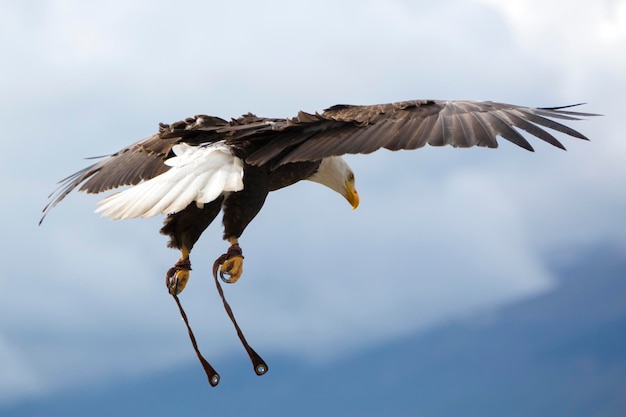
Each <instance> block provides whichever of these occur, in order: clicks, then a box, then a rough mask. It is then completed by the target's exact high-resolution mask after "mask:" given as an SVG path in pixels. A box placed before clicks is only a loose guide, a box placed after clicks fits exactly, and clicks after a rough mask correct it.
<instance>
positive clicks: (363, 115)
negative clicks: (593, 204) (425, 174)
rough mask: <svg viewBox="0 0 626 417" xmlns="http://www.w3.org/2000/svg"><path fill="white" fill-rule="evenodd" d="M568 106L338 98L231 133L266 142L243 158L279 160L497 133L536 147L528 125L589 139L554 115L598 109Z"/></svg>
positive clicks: (475, 140) (465, 140) (486, 142)
mask: <svg viewBox="0 0 626 417" xmlns="http://www.w3.org/2000/svg"><path fill="white" fill-rule="evenodd" d="M569 107H572V106H566V107H553V108H530V107H521V106H514V105H510V104H503V103H494V102H476V101H440V100H421V101H418V100H415V101H405V102H399V103H390V104H380V105H373V106H348V105H337V106H333V107H331V108H329V109H327V110H325V111H324V112H323V113H322V114H318V113H316V114H309V113H304V112H300V113H299V114H298V116H297V117H295V118H293V119H289V120H287V121H285V122H284V123H276V124H274V125H272V126H267V127H266V128H264V129H257V130H255V131H253V132H249V134H247V135H245V134H243V135H240V136H237V137H233V138H232V140H234V141H236V140H242V139H246V140H250V141H254V140H259V141H261V142H263V143H264V144H263V146H261V147H260V148H259V149H258V150H256V151H255V152H254V153H252V154H251V155H250V156H248V158H246V162H247V163H249V164H254V165H263V164H266V163H269V162H271V163H272V166H274V167H275V166H279V165H283V164H287V163H290V162H299V161H313V160H319V159H323V158H325V157H328V156H336V155H342V154H367V153H371V152H374V151H376V150H378V149H381V148H385V149H389V150H392V151H395V150H399V149H417V148H421V147H422V146H424V145H426V144H428V145H432V146H443V145H451V146H454V147H471V146H484V147H489V148H495V147H497V146H498V142H497V137H498V136H500V137H503V138H504V139H507V140H508V141H510V142H513V143H514V144H516V145H518V146H520V147H522V148H524V149H527V150H529V151H533V148H532V146H531V145H530V143H528V141H527V140H526V139H525V138H524V136H523V135H522V134H521V133H520V131H519V130H518V129H520V130H522V131H525V132H526V133H529V134H531V135H533V136H536V137H538V138H539V139H541V140H543V141H545V142H548V143H550V144H551V145H554V146H556V147H559V148H561V149H565V147H564V146H563V145H562V144H561V143H560V142H559V141H558V140H557V139H556V138H555V137H554V136H553V135H552V134H551V133H549V132H548V131H547V130H545V129H544V128H549V129H552V130H555V131H558V132H561V133H565V134H567V135H570V136H573V137H576V138H580V139H587V138H586V137H585V136H584V135H583V134H581V133H579V132H577V131H576V130H574V129H571V128H569V127H567V126H565V125H563V124H561V123H558V122H555V121H554V120H551V119H563V120H578V119H579V117H581V116H595V115H594V114H590V113H581V112H575V111H570V110H566V109H567V108H569Z"/></svg>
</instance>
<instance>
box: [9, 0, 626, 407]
mask: <svg viewBox="0 0 626 417" xmlns="http://www.w3.org/2000/svg"><path fill="white" fill-rule="evenodd" d="M563 10H567V11H568V12H567V14H565V15H564V14H563ZM0 21H1V24H0V31H1V32H2V36H0V51H1V52H2V56H3V57H4V58H3V62H4V64H3V66H2V67H1V68H0V72H1V74H2V77H0V90H1V91H2V94H1V95H0V102H1V103H2V104H1V105H2V112H1V113H0V122H1V123H2V126H3V129H4V134H3V135H2V139H1V140H2V145H3V148H4V155H5V158H4V161H3V164H2V165H1V168H0V170H1V171H0V172H1V176H0V186H2V189H3V191H4V195H5V198H4V199H3V201H5V204H2V205H1V206H0V218H1V219H2V222H3V223H2V226H3V229H4V236H7V237H10V238H9V239H7V238H5V239H3V243H2V253H3V257H4V259H5V262H4V264H5V267H4V268H3V271H2V273H1V274H0V280H1V282H2V285H3V287H4V288H5V289H7V288H8V289H9V290H4V291H3V292H2V293H0V317H2V319H0V357H2V367H0V403H6V404H8V403H11V402H14V401H17V400H28V399H29V398H36V397H37V396H40V395H44V394H46V395H54V393H55V392H60V391H63V390H68V389H72V387H77V386H86V385H89V384H93V385H97V384H99V383H103V382H105V381H111V380H117V379H121V378H126V377H129V376H138V375H139V376H141V375H149V374H150V373H152V372H156V371H163V370H167V369H173V368H175V367H176V366H179V365H180V364H188V363H192V362H193V361H195V360H196V359H195V357H194V356H193V351H192V350H191V348H190V347H189V346H188V340H187V338H186V333H185V330H184V328H183V326H182V324H181V323H180V319H179V317H178V315H177V312H176V310H175V307H174V305H173V303H172V301H171V300H170V299H169V297H167V294H166V292H165V289H164V285H163V275H164V273H165V271H166V270H167V268H169V267H170V266H171V265H172V264H173V262H175V260H176V259H177V257H178V254H177V253H176V252H174V251H172V250H169V249H167V248H166V247H165V244H166V238H165V237H162V236H160V235H159V234H158V229H159V227H160V224H161V220H160V219H151V220H146V221H123V222H111V221H109V220H106V219H100V218H99V217H98V216H97V215H94V214H93V209H94V208H95V202H96V201H97V200H98V199H99V197H98V196H84V195H73V196H70V197H69V198H68V199H67V200H66V201H64V202H63V204H62V205H60V206H59V207H57V208H56V209H55V210H54V211H53V212H52V213H51V214H50V216H49V217H48V219H47V220H46V222H45V223H44V225H43V226H42V227H37V222H38V220H39V215H40V210H41V208H42V207H43V206H44V205H45V203H46V196H47V195H48V194H49V193H50V192H51V191H53V189H54V187H55V183H56V181H57V180H59V179H61V178H64V177H65V176H66V175H69V174H71V173H73V172H75V171H76V170H78V169H80V168H82V167H84V166H85V165H86V164H87V163H88V161H85V160H83V159H82V158H84V157H89V156H97V155H103V154H107V153H111V152H114V151H116V150H118V149H120V148H122V147H124V146H126V145H128V144H129V143H131V142H134V141H136V140H138V139H140V138H142V137H146V136H148V135H150V134H152V133H153V132H154V131H155V130H156V128H157V123H158V122H172V121H175V120H179V119H181V118H184V117H186V116H189V115H193V114H198V113H206V114H212V115H216V116H220V117H224V118H228V117H231V116H238V115H240V114H242V113H245V112H248V111H251V112H254V113H257V114H259V115H262V116H273V117H287V116H292V115H295V114H296V113H297V111H298V110H301V109H302V110H305V111H315V110H322V109H323V108H325V107H328V106H330V105H332V104H337V103H349V104H370V103H380V102H390V101H399V100H405V99H413V98H439V99H455V98H458V99H477V100H482V99H485V100H495V101H503V102H511V103H515V104H522V105H530V106H552V105H562V104H570V103H578V102H588V103H589V104H588V105H587V106H585V107H584V108H582V110H583V111H590V112H597V113H602V114H605V115H606V116H605V117H602V118H595V119H592V120H588V121H583V122H577V123H575V124H573V127H574V128H577V129H579V130H581V131H582V132H583V133H585V134H586V135H587V136H588V137H590V138H591V139H592V141H591V142H590V143H586V142H582V141H577V140H574V139H569V138H567V139H565V138H564V140H563V142H564V144H565V145H566V147H567V148H568V151H567V152H562V151H559V150H558V149H554V148H551V147H549V146H548V145H545V144H541V143H537V142H536V141H534V142H533V145H536V146H535V149H536V152H535V153H534V154H532V153H528V152H525V151H523V150H521V149H518V148H517V147H515V146H513V145H510V144H507V143H502V145H501V147H500V148H499V149H497V150H485V149H470V150H457V149H432V148H429V149H422V150H420V151H416V152H401V153H395V154H392V153H390V152H378V153H376V154H373V155H368V156H352V157H349V159H348V160H349V162H350V164H351V165H352V167H353V169H354V171H355V173H356V176H357V186H358V188H359V192H360V196H361V206H360V207H359V209H358V210H356V211H354V212H353V211H352V210H350V207H349V206H348V205H347V204H346V203H345V201H342V199H341V198H340V197H337V196H336V195H334V194H333V193H331V192H328V190H325V189H323V188H322V187H319V186H318V185H316V184H299V185H298V186H296V187H292V188H290V189H287V190H284V191H281V192H279V193H275V194H274V195H272V196H270V198H269V199H268V202H267V203H266V205H265V208H264V210H263V211H262V213H261V214H260V215H259V216H258V217H257V219H255V222H254V223H253V224H252V225H251V226H250V227H249V228H248V230H247V231H246V234H245V235H244V237H243V238H242V240H241V244H242V247H243V249H244V251H245V254H246V272H245V275H244V277H243V278H242V280H241V281H240V282H239V283H237V284H236V285H235V286H231V287H229V288H227V296H228V297H229V301H230V303H231V305H232V306H233V308H234V310H235V313H236V314H237V317H238V319H239V321H240V324H241V326H242V327H243V328H244V330H245V332H246V335H247V338H248V339H249V340H250V341H251V343H252V344H253V346H254V347H255V349H256V350H257V351H259V352H263V351H267V352H273V353H281V354H284V355H286V356H289V357H291V356H294V357H298V358H300V359H302V360H304V361H308V362H310V363H316V362H320V361H329V360H333V359H335V358H337V357H342V356H344V355H350V353H351V352H354V351H355V349H359V348H362V347H364V346H365V347H371V346H375V345H377V344H380V343H384V342H386V341H389V340H394V339H395V338H400V337H402V336H403V335H407V334H413V333H415V332H419V331H422V330H425V329H428V328H432V327H433V326H436V325H438V324H439V323H443V322H445V321H446V320H449V319H451V318H457V317H467V316H471V315H472V314H477V313H478V312H485V311H491V310H494V311H495V310H497V309H498V308H499V307H501V306H503V305H506V304H508V303H511V302H513V301H515V300H519V299H523V298H524V297H528V296H530V295H533V294H537V293H540V292H542V291H545V290H547V289H548V288H551V287H552V286H553V285H555V283H554V280H553V277H552V276H551V273H550V271H549V269H548V268H547V266H546V262H545V259H546V257H548V256H561V257H564V258H566V257H568V256H575V249H576V248H578V247H581V246H585V245H592V244H596V243H604V242H609V243H611V244H613V245H617V246H619V247H622V248H626V228H624V227H620V222H621V219H622V217H623V213H624V212H625V210H626V196H625V194H624V193H623V190H624V187H625V185H626V184H625V182H626V163H625V162H626V142H625V141H624V140H623V133H622V127H621V126H620V125H619V123H621V121H622V120H623V117H624V106H623V104H622V103H621V100H622V99H623V97H624V96H625V95H626V76H625V74H626V56H624V54H623V51H624V50H626V29H625V28H626V2H625V1H591V0H590V1H580V2H577V3H576V7H575V8H573V7H572V6H571V3H570V2H565V1H560V0H559V1H553V2H550V3H549V4H545V2H543V1H530V0H529V1H521V0H520V1H508V2H506V3H505V2H497V1H495V0H493V1H490V0H483V1H460V0H447V1H443V2H436V3H435V2H408V1H407V2H402V1H365V2H363V1H358V2H357V1H354V2H352V1H346V2H336V1H332V2H331V1H328V2H324V1H319V2H316V3H314V4H312V3H297V2H281V1H269V2H262V3H259V2H245V1H241V2H228V3H227V4H226V3H224V4H220V5H215V4H210V3H208V2H198V1H176V2H173V1H172V2H159V4H158V5H155V4H154V2H147V1H136V2H132V4H130V3H129V2H122V1H108V2H102V3H85V2H79V1H71V0H68V1H24V2H19V3H18V2H14V4H10V3H6V2H5V3H2V4H1V5H0ZM220 236H221V230H220V227H219V225H214V226H212V227H211V228H210V229H209V230H208V231H207V232H206V233H205V235H204V236H203V239H202V241H201V242H200V243H199V244H198V245H197V246H196V247H195V249H194V257H193V258H192V261H193V263H194V271H193V274H192V281H191V283H190V285H189V286H188V287H187V289H186V291H185V292H184V294H183V302H184V303H185V306H186V308H187V310H188V313H189V315H190V316H191V317H192V320H193V321H194V323H196V326H195V327H196V328H202V329H205V330H206V329H210V332H209V331H207V332H206V333H204V332H199V333H200V334H199V335H198V336H199V338H200V343H201V345H202V347H203V350H204V351H205V352H206V355H207V356H208V357H209V358H211V359H212V360H213V361H216V360H219V358H221V357H224V356H225V355H227V354H228V353H229V352H230V351H231V350H233V349H240V347H239V346H237V345H238V341H237V339H236V336H235V334H234V331H233V330H232V329H231V327H230V323H229V322H228V320H227V318H226V316H225V314H224V313H223V311H222V308H221V305H220V302H219V299H218V298H217V295H216V294H215V291H214V289H213V288H212V286H211V282H210V280H209V279H208V276H209V272H210V266H211V263H212V261H213V260H214V259H215V257H217V256H218V255H219V254H221V253H222V252H223V250H224V249H225V248H226V245H225V244H224V243H223V242H222V241H221V239H220ZM203 333H204V334H203ZM207 333H210V334H211V335H212V337H211V338H209V337H208V336H207V335H206V334H207ZM119 352H123V354H120V353H119ZM172 352H176V353H175V354H172ZM242 356H243V355H242ZM213 358H215V359H213ZM244 359H245V358H244ZM86 364H90V366H89V368H87V367H86Z"/></svg>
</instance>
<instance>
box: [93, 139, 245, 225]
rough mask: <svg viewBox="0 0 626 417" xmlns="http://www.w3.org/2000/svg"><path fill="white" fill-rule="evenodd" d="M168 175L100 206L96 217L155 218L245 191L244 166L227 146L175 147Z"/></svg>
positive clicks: (129, 190) (219, 144) (169, 161)
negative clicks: (227, 194)
mask: <svg viewBox="0 0 626 417" xmlns="http://www.w3.org/2000/svg"><path fill="white" fill-rule="evenodd" d="M172 150H173V151H174V153H175V154H176V156H175V157H173V158H170V159H168V160H166V161H165V164H166V165H169V166H171V168H170V169H169V170H168V171H166V172H165V173H163V174H161V175H158V176H156V177H154V178H152V179H150V180H148V181H145V182H142V183H140V184H138V185H136V186H134V187H132V188H129V189H127V190H125V191H122V192H119V193H116V194H113V195H110V196H109V197H107V198H105V199H103V200H102V201H100V202H99V203H98V208H97V210H96V213H102V215H103V216H109V217H111V219H114V220H117V219H131V218H136V217H152V216H156V215H157V214H172V213H177V212H179V211H181V210H183V209H184V208H185V207H187V206H188V205H189V203H191V202H192V201H196V202H197V203H198V204H204V203H210V202H211V201H213V200H215V199H216V198H217V197H219V196H220V195H221V194H222V193H224V192H227V191H240V190H242V189H243V162H242V161H241V159H239V158H237V157H236V156H234V155H233V154H232V152H231V150H230V148H228V147H227V146H225V145H224V144H223V143H218V144H213V145H209V146H191V145H187V144H185V143H181V144H178V145H174V147H173V148H172Z"/></svg>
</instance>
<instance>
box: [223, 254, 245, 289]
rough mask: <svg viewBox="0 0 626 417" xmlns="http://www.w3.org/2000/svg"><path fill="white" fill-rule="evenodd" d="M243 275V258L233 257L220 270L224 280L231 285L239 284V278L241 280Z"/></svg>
mask: <svg viewBox="0 0 626 417" xmlns="http://www.w3.org/2000/svg"><path fill="white" fill-rule="evenodd" d="M242 273H243V256H233V257H232V258H230V259H227V260H226V261H225V262H224V263H223V264H222V266H221V268H220V274H221V275H222V276H223V277H224V276H227V277H228V278H225V277H224V278H222V279H223V280H224V281H225V282H228V283H229V284H234V283H235V282H237V280H238V279H239V278H241V274H242Z"/></svg>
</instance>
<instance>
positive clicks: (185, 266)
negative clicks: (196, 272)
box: [168, 245, 191, 295]
mask: <svg viewBox="0 0 626 417" xmlns="http://www.w3.org/2000/svg"><path fill="white" fill-rule="evenodd" d="M180 252H181V255H180V259H179V260H178V262H176V264H175V265H174V268H175V269H176V273H175V274H174V276H173V277H172V280H171V281H170V282H169V285H168V288H169V293H170V294H171V295H178V294H180V293H181V292H182V291H183V290H184V289H185V286H187V282H188V281H189V271H190V270H191V262H189V249H187V248H186V247H185V246H184V245H183V247H182V248H181V249H180Z"/></svg>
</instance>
